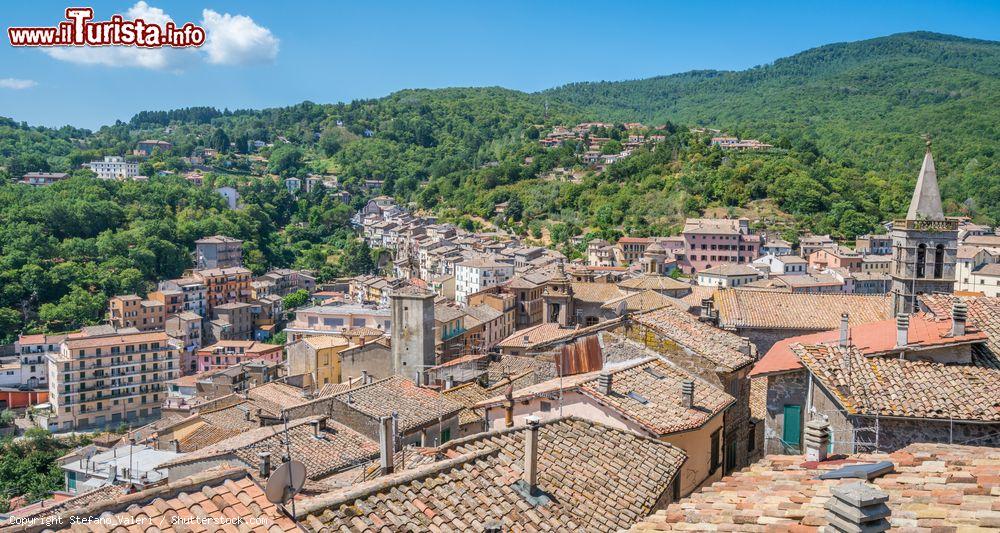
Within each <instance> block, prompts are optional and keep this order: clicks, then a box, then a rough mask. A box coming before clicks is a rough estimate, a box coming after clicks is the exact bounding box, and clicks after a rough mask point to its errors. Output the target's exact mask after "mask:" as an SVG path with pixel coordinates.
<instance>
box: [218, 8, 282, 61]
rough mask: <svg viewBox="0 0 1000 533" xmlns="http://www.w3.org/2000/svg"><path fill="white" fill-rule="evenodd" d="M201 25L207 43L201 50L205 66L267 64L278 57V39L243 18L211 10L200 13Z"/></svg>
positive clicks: (265, 29)
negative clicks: (206, 56)
mask: <svg viewBox="0 0 1000 533" xmlns="http://www.w3.org/2000/svg"><path fill="white" fill-rule="evenodd" d="M201 16H202V20H201V25H202V27H203V28H205V32H206V34H207V39H206V42H205V44H204V46H202V50H203V51H204V52H205V53H206V54H208V58H207V59H208V62H209V63H213V64H216V65H249V64H255V63H270V62H272V61H274V58H275V57H277V55H278V43H279V41H278V38H277V37H275V36H274V35H273V34H272V33H271V30H269V29H267V28H265V27H263V26H261V25H259V24H257V23H256V22H254V21H253V19H252V18H250V17H247V16H244V15H230V14H229V13H226V14H221V15H220V14H219V13H217V12H215V11H212V10H211V9H206V10H204V11H202V12H201Z"/></svg>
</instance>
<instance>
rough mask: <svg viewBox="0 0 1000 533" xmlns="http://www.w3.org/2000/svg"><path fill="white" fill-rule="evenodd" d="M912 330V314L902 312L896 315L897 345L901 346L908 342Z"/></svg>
mask: <svg viewBox="0 0 1000 533" xmlns="http://www.w3.org/2000/svg"><path fill="white" fill-rule="evenodd" d="M909 332H910V315H907V314H905V313H900V314H899V316H897V317H896V347H897V348H901V347H903V346H906V345H907V343H908V335H909Z"/></svg>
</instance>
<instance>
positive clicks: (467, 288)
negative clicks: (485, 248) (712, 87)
mask: <svg viewBox="0 0 1000 533" xmlns="http://www.w3.org/2000/svg"><path fill="white" fill-rule="evenodd" d="M512 277H514V265H513V264H512V263H502V262H500V261H497V260H496V259H494V258H491V257H481V258H476V259H468V260H465V261H462V262H460V263H458V264H457V265H455V300H457V301H459V302H461V303H463V304H464V303H468V299H469V295H470V294H473V293H476V292H479V291H481V290H483V289H485V288H487V287H492V286H494V285H499V284H501V283H505V282H506V281H508V280H510V278H512Z"/></svg>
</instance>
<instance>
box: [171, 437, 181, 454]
mask: <svg viewBox="0 0 1000 533" xmlns="http://www.w3.org/2000/svg"><path fill="white" fill-rule="evenodd" d="M170 447H171V448H173V450H174V453H181V441H179V440H177V439H174V440H172V441H170Z"/></svg>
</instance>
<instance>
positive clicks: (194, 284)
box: [159, 277, 208, 317]
mask: <svg viewBox="0 0 1000 533" xmlns="http://www.w3.org/2000/svg"><path fill="white" fill-rule="evenodd" d="M159 289H160V291H161V292H166V291H171V290H178V291H181V302H182V305H181V310H182V311H190V312H192V313H195V314H197V315H199V316H202V317H204V316H206V315H207V312H206V306H207V300H208V297H207V294H208V287H206V286H205V283H204V282H203V281H202V280H201V279H199V278H197V277H188V278H177V279H168V280H165V281H161V282H160V287H159Z"/></svg>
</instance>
